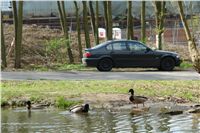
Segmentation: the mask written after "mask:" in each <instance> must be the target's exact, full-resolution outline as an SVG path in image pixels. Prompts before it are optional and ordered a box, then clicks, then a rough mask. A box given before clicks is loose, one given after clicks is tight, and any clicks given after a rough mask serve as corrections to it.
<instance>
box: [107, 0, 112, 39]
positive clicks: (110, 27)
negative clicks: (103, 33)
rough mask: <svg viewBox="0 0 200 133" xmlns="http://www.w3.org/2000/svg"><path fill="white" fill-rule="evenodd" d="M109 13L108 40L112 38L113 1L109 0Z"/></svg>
mask: <svg viewBox="0 0 200 133" xmlns="http://www.w3.org/2000/svg"><path fill="white" fill-rule="evenodd" d="M107 14H108V33H107V34H108V40H112V3H111V1H107Z"/></svg>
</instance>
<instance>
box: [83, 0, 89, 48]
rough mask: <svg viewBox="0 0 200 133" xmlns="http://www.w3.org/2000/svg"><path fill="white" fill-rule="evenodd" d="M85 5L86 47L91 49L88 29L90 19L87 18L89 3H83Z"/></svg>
mask: <svg viewBox="0 0 200 133" xmlns="http://www.w3.org/2000/svg"><path fill="white" fill-rule="evenodd" d="M82 4H83V26H84V32H85V42H86V47H87V48H90V47H91V45H90V36H89V28H88V18H87V13H88V11H87V2H86V1H82Z"/></svg>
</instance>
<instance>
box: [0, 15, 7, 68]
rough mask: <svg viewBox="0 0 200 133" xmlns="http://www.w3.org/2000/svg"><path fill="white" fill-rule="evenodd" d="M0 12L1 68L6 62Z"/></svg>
mask: <svg viewBox="0 0 200 133" xmlns="http://www.w3.org/2000/svg"><path fill="white" fill-rule="evenodd" d="M2 16H3V15H2V12H1V61H2V63H1V68H5V67H7V62H6V47H5V41H4V32H3V17H2Z"/></svg>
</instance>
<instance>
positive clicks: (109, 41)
mask: <svg viewBox="0 0 200 133" xmlns="http://www.w3.org/2000/svg"><path fill="white" fill-rule="evenodd" d="M121 41H125V42H127V41H128V42H140V41H137V40H127V39H119V40H108V41H107V42H108V43H111V42H121ZM140 43H142V42H140Z"/></svg>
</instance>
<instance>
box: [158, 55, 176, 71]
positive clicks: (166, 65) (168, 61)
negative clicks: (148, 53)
mask: <svg viewBox="0 0 200 133" xmlns="http://www.w3.org/2000/svg"><path fill="white" fill-rule="evenodd" d="M174 67H175V61H174V59H173V58H171V57H166V58H164V59H163V60H162V61H161V65H160V68H159V70H163V71H172V70H173V69H174Z"/></svg>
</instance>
